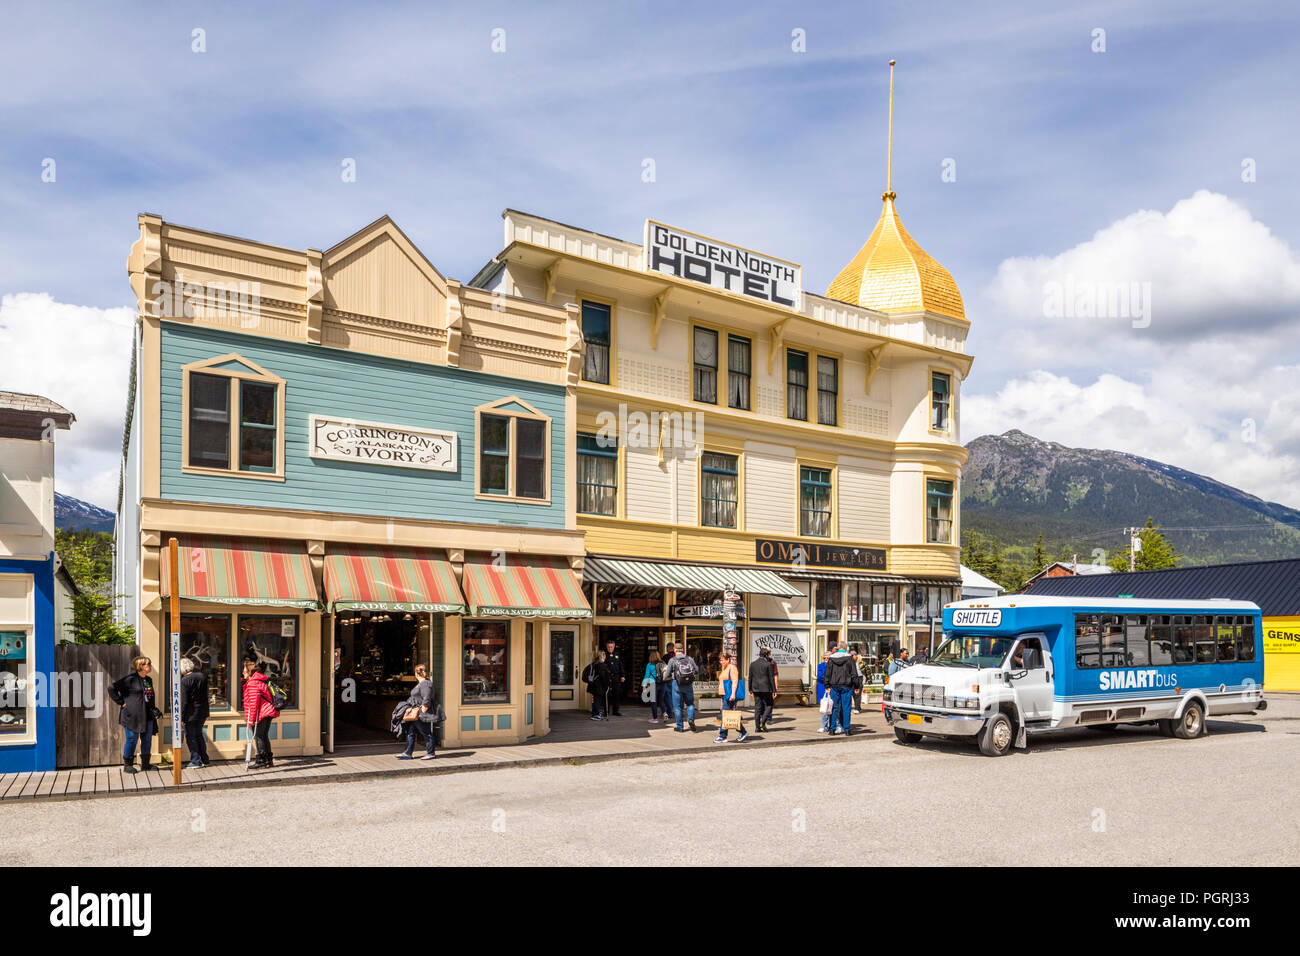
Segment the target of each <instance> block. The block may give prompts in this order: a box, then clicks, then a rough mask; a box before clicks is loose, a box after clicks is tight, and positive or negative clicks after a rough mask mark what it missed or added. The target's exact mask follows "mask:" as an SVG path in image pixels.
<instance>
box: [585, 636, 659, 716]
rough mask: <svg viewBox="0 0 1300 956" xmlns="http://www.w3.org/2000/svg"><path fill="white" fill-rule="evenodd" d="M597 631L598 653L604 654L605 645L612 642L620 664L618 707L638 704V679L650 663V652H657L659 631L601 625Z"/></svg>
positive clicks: (639, 691) (639, 683) (639, 687)
mask: <svg viewBox="0 0 1300 956" xmlns="http://www.w3.org/2000/svg"><path fill="white" fill-rule="evenodd" d="M599 630H600V645H599V646H600V648H601V650H605V649H606V648H607V647H608V646H609V645H608V642H609V641H613V642H614V650H615V652H616V653H617V654H618V656H619V659H620V660H621V661H622V662H623V677H624V681H623V684H622V686H621V688H620V696H619V700H620V701H621V702H622V703H640V702H641V678H642V676H643V675H644V674H645V665H646V663H647V662H648V661H649V660H650V652H651V651H654V650H658V649H659V628H657V627H610V626H608V625H601V627H600V628H599Z"/></svg>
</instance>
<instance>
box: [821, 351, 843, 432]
mask: <svg viewBox="0 0 1300 956" xmlns="http://www.w3.org/2000/svg"><path fill="white" fill-rule="evenodd" d="M839 393H840V363H839V361H838V360H836V359H833V358H827V357H826V356H824V355H819V356H818V357H817V421H818V423H819V424H822V425H835V424H838V422H839V409H838V403H839Z"/></svg>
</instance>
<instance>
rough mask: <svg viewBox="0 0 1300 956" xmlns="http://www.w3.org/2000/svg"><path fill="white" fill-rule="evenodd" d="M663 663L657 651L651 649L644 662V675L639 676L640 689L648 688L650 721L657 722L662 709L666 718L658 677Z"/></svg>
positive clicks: (660, 683)
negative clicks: (647, 658)
mask: <svg viewBox="0 0 1300 956" xmlns="http://www.w3.org/2000/svg"><path fill="white" fill-rule="evenodd" d="M662 667H663V665H662V664H661V663H660V662H659V652H658V651H651V652H650V659H649V660H647V661H646V663H645V675H644V676H643V677H642V678H641V689H642V690H644V689H645V688H647V687H648V688H650V723H652V724H657V723H659V712H660V711H661V710H663V715H664V721H665V722H667V720H668V711H667V710H664V709H663V696H662V694H661V688H662V686H663V681H661V680H660V679H659V671H660V670H661V669H662Z"/></svg>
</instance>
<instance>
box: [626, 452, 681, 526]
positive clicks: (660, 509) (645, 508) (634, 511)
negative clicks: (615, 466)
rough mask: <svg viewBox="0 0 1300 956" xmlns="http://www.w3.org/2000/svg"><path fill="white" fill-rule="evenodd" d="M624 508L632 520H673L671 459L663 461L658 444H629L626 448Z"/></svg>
mask: <svg viewBox="0 0 1300 956" xmlns="http://www.w3.org/2000/svg"><path fill="white" fill-rule="evenodd" d="M624 462H625V470H626V475H625V481H626V482H627V487H626V489H625V490H624V508H625V509H626V511H627V515H626V517H627V518H628V519H629V520H631V521H664V522H672V520H673V501H672V490H673V489H672V474H671V470H670V466H671V460H670V459H669V458H664V463H663V465H660V464H659V453H658V451H657V450H656V449H654V448H630V447H629V448H627V449H626V450H625V451H624Z"/></svg>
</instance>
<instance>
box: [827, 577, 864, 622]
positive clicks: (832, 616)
mask: <svg viewBox="0 0 1300 956" xmlns="http://www.w3.org/2000/svg"><path fill="white" fill-rule="evenodd" d="M840 585H841V582H839V581H819V582H818V583H817V620H818V621H838V620H839V619H840V613H841V612H840V608H841V594H842V588H841V586H840ZM849 587H851V588H853V587H856V585H854V584H850V585H849Z"/></svg>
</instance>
